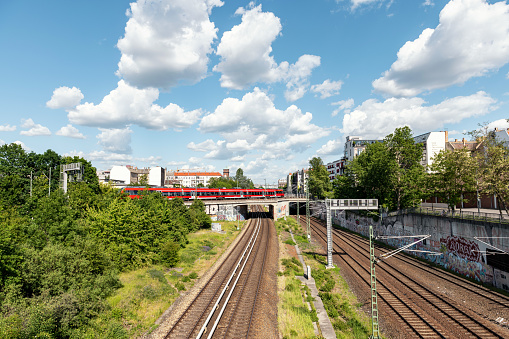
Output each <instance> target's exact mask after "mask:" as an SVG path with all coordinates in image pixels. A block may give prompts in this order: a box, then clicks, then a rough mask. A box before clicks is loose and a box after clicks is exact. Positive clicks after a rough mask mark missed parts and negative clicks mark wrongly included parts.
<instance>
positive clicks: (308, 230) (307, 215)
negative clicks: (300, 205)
mask: <svg viewBox="0 0 509 339" xmlns="http://www.w3.org/2000/svg"><path fill="white" fill-rule="evenodd" d="M309 224H310V222H309V186H308V185H306V233H307V235H308V239H311V227H310V226H309Z"/></svg>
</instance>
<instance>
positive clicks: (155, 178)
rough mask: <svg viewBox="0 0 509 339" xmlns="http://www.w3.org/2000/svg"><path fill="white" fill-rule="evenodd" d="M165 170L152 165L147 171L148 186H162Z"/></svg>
mask: <svg viewBox="0 0 509 339" xmlns="http://www.w3.org/2000/svg"><path fill="white" fill-rule="evenodd" d="M164 177H165V170H164V168H162V167H159V166H156V167H152V168H151V169H150V170H149V172H148V184H149V186H164Z"/></svg>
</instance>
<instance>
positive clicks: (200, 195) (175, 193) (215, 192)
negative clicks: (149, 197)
mask: <svg viewBox="0 0 509 339" xmlns="http://www.w3.org/2000/svg"><path fill="white" fill-rule="evenodd" d="M122 191H123V192H124V193H126V194H127V195H129V197H130V198H131V199H139V198H141V196H142V195H143V194H145V192H159V193H160V194H161V195H162V196H163V197H165V198H168V199H173V198H181V199H184V200H193V199H249V198H275V197H283V196H284V193H283V190H281V189H263V188H253V189H243V188H206V187H201V188H192V187H182V188H167V187H135V186H130V187H126V188H124V189H122Z"/></svg>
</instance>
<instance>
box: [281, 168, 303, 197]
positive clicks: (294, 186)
mask: <svg viewBox="0 0 509 339" xmlns="http://www.w3.org/2000/svg"><path fill="white" fill-rule="evenodd" d="M308 179H309V173H308V170H307V169H302V170H299V171H296V172H294V173H290V174H288V179H287V185H288V186H287V188H286V191H287V192H288V193H290V194H305V193H306V188H307V184H308Z"/></svg>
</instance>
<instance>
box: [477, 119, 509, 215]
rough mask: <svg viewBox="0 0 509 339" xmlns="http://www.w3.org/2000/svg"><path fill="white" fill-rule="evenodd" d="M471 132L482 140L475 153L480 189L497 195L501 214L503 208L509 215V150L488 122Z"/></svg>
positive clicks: (485, 192) (488, 193)
mask: <svg viewBox="0 0 509 339" xmlns="http://www.w3.org/2000/svg"><path fill="white" fill-rule="evenodd" d="M508 121H509V119H508ZM469 134H470V135H471V136H473V137H474V138H475V139H476V140H478V141H479V142H482V146H481V147H480V151H478V152H476V154H475V159H476V161H477V166H478V171H477V178H478V180H479V189H480V191H481V192H482V193H484V194H487V195H495V196H496V198H497V201H498V202H499V203H498V208H499V211H500V214H501V215H502V208H503V209H504V210H505V211H506V213H507V214H508V215H509V150H508V149H507V147H506V146H505V145H504V143H503V142H502V140H498V139H497V137H496V134H495V133H494V131H492V130H490V128H489V125H488V123H484V124H480V125H479V129H477V130H474V131H471V132H469Z"/></svg>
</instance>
